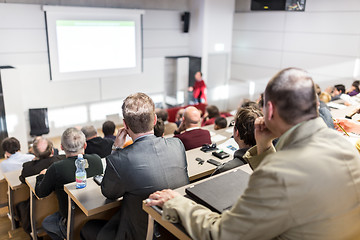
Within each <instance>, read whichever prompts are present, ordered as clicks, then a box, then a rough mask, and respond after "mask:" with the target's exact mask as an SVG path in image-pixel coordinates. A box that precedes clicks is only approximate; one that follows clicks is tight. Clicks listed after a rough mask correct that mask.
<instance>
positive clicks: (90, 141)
mask: <svg viewBox="0 0 360 240" xmlns="http://www.w3.org/2000/svg"><path fill="white" fill-rule="evenodd" d="M81 131H82V132H83V133H84V134H85V137H86V145H87V147H86V149H85V153H86V154H94V153H95V154H97V155H99V156H100V157H101V158H104V157H106V156H108V155H110V153H111V150H112V145H113V144H114V140H112V139H110V138H102V137H99V136H98V135H97V131H96V129H95V127H94V126H85V127H83V128H81Z"/></svg>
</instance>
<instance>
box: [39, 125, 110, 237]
mask: <svg viewBox="0 0 360 240" xmlns="http://www.w3.org/2000/svg"><path fill="white" fill-rule="evenodd" d="M85 148H86V141H85V135H84V134H83V133H82V132H81V131H80V130H78V129H76V128H68V129H66V130H65V132H64V133H63V134H62V136H61V149H62V150H64V151H65V155H66V158H65V159H64V160H61V161H58V162H54V163H53V164H52V165H51V166H50V167H49V168H48V169H44V170H43V171H41V172H40V175H39V176H37V177H36V187H35V192H36V195H37V196H38V197H40V198H43V197H46V196H48V195H49V194H50V193H52V192H53V191H55V193H56V196H57V198H58V203H59V212H56V213H54V214H52V215H49V216H47V217H46V218H45V219H44V221H43V223H42V226H43V228H44V229H45V231H46V232H47V234H48V235H49V236H50V237H51V238H52V239H64V238H66V221H67V213H68V197H67V194H66V193H65V191H64V185H65V184H67V183H71V182H74V181H75V171H76V167H75V160H76V159H77V156H78V154H84V149H85ZM84 159H86V161H87V164H86V165H87V167H86V169H85V170H86V174H87V177H92V176H95V175H97V174H101V173H103V167H102V163H101V159H100V157H99V156H98V155H96V154H85V155H84Z"/></svg>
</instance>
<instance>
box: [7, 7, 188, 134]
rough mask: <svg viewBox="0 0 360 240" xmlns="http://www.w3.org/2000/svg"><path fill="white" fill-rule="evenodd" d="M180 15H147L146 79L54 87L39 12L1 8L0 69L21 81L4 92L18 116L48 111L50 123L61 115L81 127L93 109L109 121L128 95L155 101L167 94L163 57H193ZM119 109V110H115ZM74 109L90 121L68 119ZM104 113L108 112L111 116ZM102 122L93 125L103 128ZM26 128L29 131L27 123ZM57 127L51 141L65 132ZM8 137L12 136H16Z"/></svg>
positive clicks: (38, 9) (66, 83)
mask: <svg viewBox="0 0 360 240" xmlns="http://www.w3.org/2000/svg"><path fill="white" fill-rule="evenodd" d="M182 12H183V11H173V10H171V11H170V10H169V11H164V10H146V11H145V14H144V18H143V23H144V25H143V40H144V41H143V47H144V51H143V55H144V59H143V68H144V72H143V74H140V75H131V76H119V77H111V78H110V77H108V78H102V79H95V78H94V79H83V80H76V81H62V82H61V81H59V82H52V81H50V80H49V65H48V56H47V44H46V31H45V19H44V13H43V12H42V10H41V6H40V5H30V4H0V36H1V38H0V66H1V65H11V66H13V67H15V68H16V72H17V73H16V74H17V75H18V76H19V77H17V78H16V79H8V78H7V80H8V81H9V82H7V83H6V84H5V85H4V89H3V90H4V92H7V93H8V94H9V91H11V93H10V94H16V95H19V96H21V98H19V101H21V104H20V105H21V108H22V109H21V110H19V111H20V112H21V111H22V112H23V113H24V114H23V115H25V116H27V109H29V108H40V107H47V108H49V119H50V120H51V121H58V120H59V119H58V117H59V116H61V115H63V116H65V117H66V118H69V119H72V118H73V119H74V120H73V121H65V122H69V123H71V122H73V125H74V124H77V125H83V124H86V122H82V121H85V120H87V121H90V120H91V118H92V117H91V116H93V115H94V113H93V112H92V111H93V110H92V109H99V108H94V107H93V106H94V105H96V104H100V105H101V104H102V105H101V106H102V108H101V109H102V111H100V113H99V114H102V115H103V120H105V119H106V115H108V114H113V113H114V112H115V113H116V112H120V109H121V100H122V99H124V98H125V97H126V96H127V95H129V94H130V93H134V92H139V91H142V92H145V93H147V94H150V95H152V96H156V95H158V94H162V93H163V92H164V74H165V71H164V68H165V62H164V57H165V56H173V55H187V54H189V37H188V34H186V33H182V29H181V21H180V15H181V13H182ZM19 86H21V88H18V90H17V91H16V92H13V90H10V89H16V87H19ZM5 101H6V100H5ZM118 101H120V102H118ZM160 101H161V99H160ZM114 103H115V105H114ZM5 104H6V103H5ZM116 104H118V106H117V109H116V110H114V107H115V106H116ZM74 108H75V109H82V110H81V111H78V114H79V115H80V114H85V115H86V116H76V115H70V114H73V112H72V110H73V109H74ZM67 109H68V110H69V111H67ZM104 109H108V112H106V111H104ZM59 113H61V114H59ZM19 117H23V116H19ZM103 120H98V121H97V122H93V123H94V124H95V125H97V126H100V123H101V122H103ZM26 124H27V126H26V128H27V129H28V128H29V126H28V119H26ZM54 126H55V123H54V122H50V127H51V128H50V134H49V136H56V135H59V134H61V133H62V131H63V130H64V129H65V128H66V127H67V126H62V127H57V128H56V127H54ZM28 132H29V131H27V132H26V133H25V134H26V135H27V134H28ZM9 135H10V136H12V132H9ZM15 137H19V136H15Z"/></svg>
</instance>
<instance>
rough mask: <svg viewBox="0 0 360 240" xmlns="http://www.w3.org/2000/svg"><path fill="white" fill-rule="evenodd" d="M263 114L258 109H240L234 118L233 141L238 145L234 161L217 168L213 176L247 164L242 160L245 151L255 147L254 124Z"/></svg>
mask: <svg viewBox="0 0 360 240" xmlns="http://www.w3.org/2000/svg"><path fill="white" fill-rule="evenodd" d="M262 116H263V114H262V112H261V110H260V109H257V108H254V107H247V108H240V109H239V111H238V112H237V113H236V116H235V125H234V134H233V136H234V140H235V142H236V143H237V144H238V145H239V149H238V150H236V152H235V153H234V159H233V160H230V161H228V162H226V163H224V164H222V165H220V166H218V167H217V168H216V169H215V171H214V173H213V174H218V173H221V172H225V171H227V170H230V169H233V168H235V167H238V166H241V165H243V164H247V162H246V161H245V160H244V159H243V155H244V154H245V153H246V151H247V150H248V149H249V148H250V147H253V146H255V145H256V141H255V136H254V131H255V128H254V122H255V119H256V118H258V117H262Z"/></svg>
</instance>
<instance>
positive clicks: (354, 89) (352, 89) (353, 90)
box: [346, 81, 360, 96]
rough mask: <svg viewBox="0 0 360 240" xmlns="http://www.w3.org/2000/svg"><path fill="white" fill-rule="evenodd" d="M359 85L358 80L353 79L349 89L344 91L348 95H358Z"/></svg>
mask: <svg viewBox="0 0 360 240" xmlns="http://www.w3.org/2000/svg"><path fill="white" fill-rule="evenodd" d="M359 85H360V81H354V82H353V83H352V84H351V87H350V89H349V90H348V91H347V92H346V93H347V94H348V95H349V96H355V95H358V94H359V92H360V88H359Z"/></svg>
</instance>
